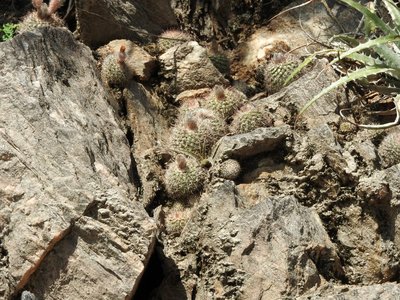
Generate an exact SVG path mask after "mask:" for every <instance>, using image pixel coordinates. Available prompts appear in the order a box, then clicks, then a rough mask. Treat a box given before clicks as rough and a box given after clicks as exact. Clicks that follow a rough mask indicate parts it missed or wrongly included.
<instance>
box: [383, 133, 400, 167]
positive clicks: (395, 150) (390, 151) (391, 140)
mask: <svg viewBox="0 0 400 300" xmlns="http://www.w3.org/2000/svg"><path fill="white" fill-rule="evenodd" d="M378 153H379V156H380V157H381V159H382V162H383V164H382V165H383V166H384V167H385V168H388V167H391V166H394V165H397V164H400V131H392V132H390V133H388V135H387V136H386V137H385V138H384V139H383V140H382V143H381V144H380V145H379V149H378Z"/></svg>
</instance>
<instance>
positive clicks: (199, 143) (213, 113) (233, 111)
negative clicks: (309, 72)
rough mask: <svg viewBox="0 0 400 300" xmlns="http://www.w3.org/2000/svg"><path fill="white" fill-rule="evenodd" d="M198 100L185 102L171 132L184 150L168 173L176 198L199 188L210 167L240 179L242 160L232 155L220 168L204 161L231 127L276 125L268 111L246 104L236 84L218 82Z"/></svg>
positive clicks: (174, 144)
mask: <svg viewBox="0 0 400 300" xmlns="http://www.w3.org/2000/svg"><path fill="white" fill-rule="evenodd" d="M196 103H197V105H196V106H195V107H193V108H191V107H186V106H182V109H181V111H180V116H179V117H178V119H177V123H176V125H175V126H174V127H173V128H172V132H171V139H170V142H169V148H170V149H171V150H173V151H175V152H177V153H180V154H178V156H177V157H176V160H175V161H174V162H173V163H171V164H170V165H169V166H168V168H167V171H166V175H165V185H166V190H167V193H168V194H169V196H171V197H173V198H183V197H186V196H188V195H190V194H193V193H195V192H196V191H198V190H199V189H200V188H201V186H202V182H203V180H205V178H206V177H207V176H206V175H207V173H208V168H210V167H211V169H212V170H210V172H211V173H212V174H214V175H217V176H219V177H222V178H225V179H229V180H234V179H236V178H237V177H238V176H239V174H240V164H239V162H238V161H236V160H232V159H228V160H226V161H225V162H223V163H221V164H217V166H216V169H215V168H214V166H210V165H209V164H204V161H207V162H209V161H210V160H208V159H207V158H209V156H210V154H211V150H212V147H213V146H214V145H215V144H216V143H217V142H218V140H219V139H220V138H221V137H223V136H224V135H226V134H227V132H229V131H230V132H232V133H244V132H248V131H251V130H253V129H256V128H258V127H267V126H271V125H272V118H271V116H270V115H269V113H268V112H264V111H261V110H259V109H257V108H256V107H254V106H251V105H249V104H247V105H246V103H247V98H246V96H245V95H244V94H243V93H241V92H239V91H237V90H235V89H234V88H232V87H229V88H223V87H222V86H215V87H214V89H213V90H212V91H211V92H210V94H209V95H208V96H205V97H204V98H203V99H202V100H201V101H200V100H199V101H198V102H196ZM197 106H200V107H197ZM241 107H243V108H242V110H241V111H240V112H238V111H239V109H240V108H241ZM232 116H233V119H232ZM229 123H231V124H229ZM188 157H190V158H188ZM211 161H212V160H211ZM189 162H190V164H189ZM179 166H180V167H179ZM216 170H217V171H216ZM196 180H200V182H199V181H196Z"/></svg>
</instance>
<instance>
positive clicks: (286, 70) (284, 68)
mask: <svg viewBox="0 0 400 300" xmlns="http://www.w3.org/2000/svg"><path fill="white" fill-rule="evenodd" d="M297 66H298V63H297V62H293V61H292V62H288V63H281V64H272V65H270V66H268V67H267V68H266V69H265V73H264V80H265V86H266V89H267V90H268V92H270V93H271V94H272V93H276V92H278V91H279V90H280V89H282V88H283V87H284V84H285V81H286V79H287V78H288V77H289V76H290V74H291V73H292V72H293V71H294V69H296V68H297Z"/></svg>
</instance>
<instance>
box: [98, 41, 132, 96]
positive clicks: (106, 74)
mask: <svg viewBox="0 0 400 300" xmlns="http://www.w3.org/2000/svg"><path fill="white" fill-rule="evenodd" d="M125 61H126V47H125V46H124V45H122V46H121V47H120V49H119V52H118V53H116V54H115V53H113V54H110V55H108V56H107V57H106V58H105V59H104V61H103V65H102V67H101V79H102V81H103V82H104V83H105V84H106V85H108V86H109V87H116V88H123V87H125V86H126V84H127V83H128V81H129V80H130V79H131V75H132V74H131V72H130V71H129V68H128V66H127V65H126V63H125Z"/></svg>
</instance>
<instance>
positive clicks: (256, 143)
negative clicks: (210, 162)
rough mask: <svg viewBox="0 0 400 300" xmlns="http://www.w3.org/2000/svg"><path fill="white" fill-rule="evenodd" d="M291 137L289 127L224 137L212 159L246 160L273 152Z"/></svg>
mask: <svg viewBox="0 0 400 300" xmlns="http://www.w3.org/2000/svg"><path fill="white" fill-rule="evenodd" d="M290 135H291V130H290V127H289V126H287V125H286V126H282V127H266V128H257V129H255V130H253V131H252V132H249V133H242V134H235V135H232V136H224V137H222V138H221V139H220V140H219V141H218V143H217V144H216V145H215V146H214V149H213V151H212V158H213V159H214V160H216V161H218V160H221V159H226V158H231V157H233V158H238V159H245V158H249V157H251V156H254V155H256V154H259V153H263V152H267V151H272V150H274V149H275V148H277V147H278V146H281V145H283V144H284V143H285V140H286V138H289V137H290Z"/></svg>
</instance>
